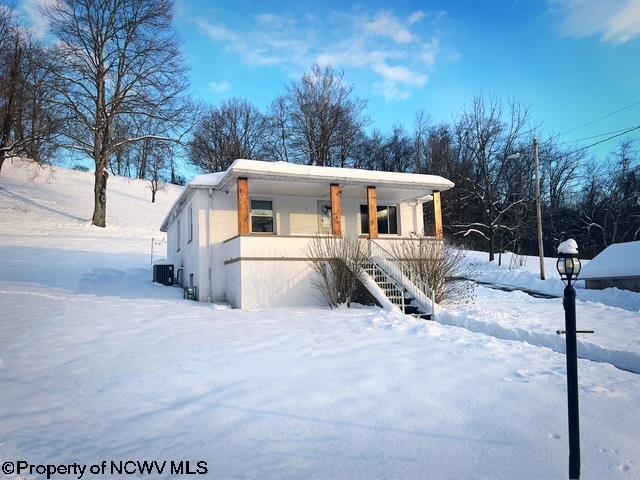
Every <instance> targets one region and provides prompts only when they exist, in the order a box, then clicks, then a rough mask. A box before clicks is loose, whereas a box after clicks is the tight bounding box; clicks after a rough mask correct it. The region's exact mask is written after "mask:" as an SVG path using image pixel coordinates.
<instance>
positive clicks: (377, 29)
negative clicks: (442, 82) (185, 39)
mask: <svg viewBox="0 0 640 480" xmlns="http://www.w3.org/2000/svg"><path fill="white" fill-rule="evenodd" d="M441 16H442V15H441V14H440V13H437V12H436V13H435V14H433V15H432V14H430V13H429V14H427V13H425V12H422V11H416V12H413V13H411V14H410V15H409V16H408V17H399V16H397V15H395V14H394V13H393V12H392V11H390V10H385V11H358V12H357V13H354V12H339V11H334V12H330V13H328V14H327V15H325V16H323V17H319V16H318V17H316V16H313V15H292V14H287V13H284V14H283V13H278V14H274V13H260V14H257V15H255V16H253V17H243V18H238V19H227V20H226V21H225V22H223V21H222V20H221V19H220V18H215V19H209V20H201V21H200V22H198V27H199V28H200V30H201V31H202V32H203V33H204V34H205V35H207V36H208V37H209V38H210V39H211V40H212V41H213V42H214V43H216V44H218V45H221V46H222V48H223V49H224V50H225V51H226V52H229V53H232V54H234V55H237V56H238V57H239V58H240V59H241V60H242V61H243V62H244V63H246V64H248V65H251V66H255V67H275V68H280V69H283V70H284V71H285V72H287V74H289V75H290V76H292V77H297V76H299V75H300V74H301V73H302V72H305V71H307V70H308V69H309V67H310V66H311V64H312V63H314V62H315V63H319V64H321V65H323V64H331V65H333V66H334V67H336V68H338V69H358V70H361V71H366V72H369V73H370V74H371V75H373V81H372V88H373V91H374V93H376V94H380V95H382V96H384V98H385V99H386V100H387V101H393V100H402V99H406V98H409V97H410V96H411V94H413V92H415V91H416V90H418V89H420V88H422V87H424V86H425V85H426V83H427V79H428V71H429V69H430V68H432V67H433V66H434V65H435V64H436V63H437V62H438V61H440V59H441V50H442V47H441V40H440V38H439V36H438V35H437V34H436V31H437V30H438V29H437V28H436V25H434V24H435V22H437V21H438V20H439V19H440V18H441ZM425 19H427V20H425ZM445 58H447V57H446V56H445Z"/></svg>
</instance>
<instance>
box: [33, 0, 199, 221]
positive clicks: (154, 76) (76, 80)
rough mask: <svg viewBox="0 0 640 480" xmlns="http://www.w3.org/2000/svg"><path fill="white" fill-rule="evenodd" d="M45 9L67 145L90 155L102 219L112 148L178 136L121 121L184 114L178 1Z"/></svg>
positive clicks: (63, 0) (94, 2)
mask: <svg viewBox="0 0 640 480" xmlns="http://www.w3.org/2000/svg"><path fill="white" fill-rule="evenodd" d="M43 13H44V14H45V15H46V17H47V18H48V20H49V23H50V26H51V32H52V33H53V34H54V35H55V36H56V38H57V43H56V53H57V55H56V57H57V61H58V63H59V65H60V70H61V73H60V78H59V79H60V81H61V85H60V86H59V87H58V88H57V89H56V93H57V94H58V102H59V103H60V105H61V106H63V108H65V109H66V110H67V112H68V128H67V129H65V132H64V133H65V136H66V138H67V142H66V143H65V144H64V147H66V148H68V149H72V150H76V151H79V152H81V153H83V154H85V155H87V156H88V157H90V158H91V159H92V160H93V162H94V164H95V186H94V199H95V201H94V211H93V218H92V223H93V224H94V225H96V226H99V227H104V226H105V225H106V206H107V178H108V175H109V174H108V167H109V161H110V159H111V157H112V155H114V153H115V152H116V151H117V149H118V148H120V147H122V146H124V145H128V144H132V143H135V142H138V141H142V140H145V139H159V140H165V141H166V140H176V137H178V134H176V135H175V136H173V135H172V136H168V135H164V134H162V135H157V134H156V133H145V132H142V133H138V132H136V131H135V130H134V131H131V130H130V129H124V130H123V131H118V129H117V128H116V125H117V123H118V121H120V120H122V119H124V118H125V117H128V118H130V119H132V120H140V119H144V118H154V119H156V120H157V121H162V122H167V123H168V124H172V125H175V124H176V121H177V120H178V119H181V118H183V117H184V109H185V108H186V106H185V103H184V102H183V97H182V95H183V92H184V91H185V88H186V86H187V77H186V72H187V70H186V67H185V62H184V58H183V55H182V52H181V49H180V43H179V40H178V37H177V36H176V34H175V32H174V30H173V29H172V19H173V15H174V7H173V2H172V1H171V0H55V1H53V2H52V3H51V4H47V6H46V7H45V8H44V9H43ZM123 121H124V120H123ZM132 123H133V122H132ZM165 131H167V130H165Z"/></svg>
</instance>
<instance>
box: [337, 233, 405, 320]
mask: <svg viewBox="0 0 640 480" xmlns="http://www.w3.org/2000/svg"><path fill="white" fill-rule="evenodd" d="M345 241H347V240H346V239H345ZM360 263H361V266H362V268H363V270H364V271H365V273H366V274H367V275H369V277H371V279H372V280H373V282H374V283H375V284H376V285H377V286H378V287H379V288H380V289H381V290H382V292H383V293H384V295H385V296H386V297H387V299H388V300H389V301H390V302H391V303H392V304H393V305H395V306H396V307H398V308H399V309H400V311H401V312H402V313H404V311H405V310H404V290H403V288H402V285H401V284H399V283H398V281H397V280H396V279H395V278H393V277H392V276H391V275H389V274H388V273H386V272H385V271H384V270H383V269H382V268H380V266H379V265H378V264H377V263H376V262H374V261H373V259H372V258H371V257H369V256H368V255H367V254H366V253H365V252H364V249H362V250H361V259H360ZM376 277H382V278H384V281H382V282H379V281H378V280H376ZM389 292H391V293H392V295H389Z"/></svg>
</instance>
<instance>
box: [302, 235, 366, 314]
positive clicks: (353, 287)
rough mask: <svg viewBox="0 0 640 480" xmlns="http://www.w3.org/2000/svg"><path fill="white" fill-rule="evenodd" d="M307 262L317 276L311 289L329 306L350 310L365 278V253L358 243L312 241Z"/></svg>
mask: <svg viewBox="0 0 640 480" xmlns="http://www.w3.org/2000/svg"><path fill="white" fill-rule="evenodd" d="M307 258H308V259H309V262H310V263H311V267H312V268H313V270H314V271H315V273H316V277H315V279H314V285H315V286H316V288H317V289H318V292H319V293H320V295H321V296H322V297H323V298H324V299H325V300H326V302H327V303H328V304H329V306H330V307H331V308H335V307H337V306H338V305H341V304H343V303H346V304H347V306H350V304H351V301H353V299H354V295H355V294H356V291H357V290H358V286H359V285H360V281H361V279H362V276H363V274H364V267H363V260H364V258H365V252H364V247H363V246H362V244H361V243H360V242H359V241H358V239H349V238H336V237H322V236H319V237H315V238H314V239H313V240H312V241H311V242H310V243H309V248H308V251H307Z"/></svg>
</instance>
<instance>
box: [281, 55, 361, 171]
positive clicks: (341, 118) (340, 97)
mask: <svg viewBox="0 0 640 480" xmlns="http://www.w3.org/2000/svg"><path fill="white" fill-rule="evenodd" d="M286 102H287V111H288V124H289V135H290V137H289V138H290V149H289V150H290V157H292V158H293V159H294V160H295V161H297V162H299V163H305V164H308V165H320V166H341V165H342V166H343V165H345V164H346V163H347V159H348V158H350V157H351V156H352V154H353V152H354V150H355V147H356V141H357V140H358V138H359V132H360V131H361V129H362V128H363V127H364V125H365V124H366V123H367V119H366V118H365V117H364V115H363V112H364V108H365V106H366V102H365V101H364V100H361V99H359V98H354V97H353V86H352V85H348V84H346V83H345V82H344V80H343V75H342V74H338V73H336V72H335V71H334V70H333V68H332V67H331V66H326V67H320V66H318V65H313V67H312V68H311V71H310V72H309V73H306V74H305V75H303V76H302V78H301V79H300V80H298V81H294V82H292V83H291V85H290V86H289V88H288V91H287V95H286Z"/></svg>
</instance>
